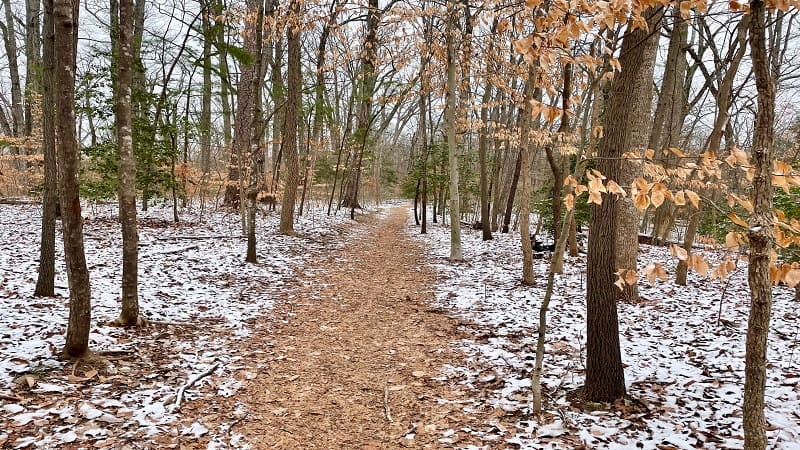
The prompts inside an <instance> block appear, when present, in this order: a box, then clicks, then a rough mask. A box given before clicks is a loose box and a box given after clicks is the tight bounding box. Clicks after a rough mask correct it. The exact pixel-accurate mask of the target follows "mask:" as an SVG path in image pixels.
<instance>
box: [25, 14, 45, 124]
mask: <svg viewBox="0 0 800 450" xmlns="http://www.w3.org/2000/svg"><path fill="white" fill-rule="evenodd" d="M40 13H41V0H26V1H25V22H26V27H25V28H26V31H25V59H26V62H25V68H26V69H25V135H26V136H31V135H32V134H33V131H34V129H35V128H37V125H38V124H36V123H35V121H36V120H37V119H38V118H37V117H35V116H34V113H33V108H32V107H33V104H34V103H37V102H41V99H39V98H38V97H39V95H40V94H41V93H42V56H41V48H42V36H41V31H40V28H41V27H40V19H39V15H40ZM38 120H41V119H38Z"/></svg>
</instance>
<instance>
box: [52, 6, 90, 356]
mask: <svg viewBox="0 0 800 450" xmlns="http://www.w3.org/2000/svg"><path fill="white" fill-rule="evenodd" d="M53 18H54V29H55V41H54V53H55V58H54V59H55V70H54V73H53V82H54V85H55V86H56V91H57V96H56V111H57V114H58V117H59V119H60V120H59V121H58V125H57V132H56V135H57V136H58V141H57V144H58V156H59V166H58V168H59V191H60V194H61V205H62V211H61V212H62V214H61V219H62V224H63V226H64V254H65V257H66V265H67V278H68V280H69V322H68V324H67V337H66V343H65V345H64V355H65V356H67V357H80V356H83V355H85V354H86V352H88V350H89V327H90V325H91V290H90V288H89V270H88V268H87V266H86V255H85V253H84V246H83V217H82V216H81V202H80V198H79V186H78V166H79V155H78V138H77V134H76V130H75V54H76V48H75V47H76V46H75V33H76V30H77V25H78V2H77V1H73V0H54V1H53Z"/></svg>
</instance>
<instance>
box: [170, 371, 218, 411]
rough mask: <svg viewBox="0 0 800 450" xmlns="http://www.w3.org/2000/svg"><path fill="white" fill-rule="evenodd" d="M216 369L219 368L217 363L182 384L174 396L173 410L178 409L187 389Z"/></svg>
mask: <svg viewBox="0 0 800 450" xmlns="http://www.w3.org/2000/svg"><path fill="white" fill-rule="evenodd" d="M218 368H219V363H215V364H214V365H213V366H211V367H210V368H209V369H208V370H206V371H205V372H202V373H199V374H197V375H195V376H193V377H191V378H189V379H188V380H187V381H186V384H184V385H183V386H181V388H180V389H178V393H177V395H176V396H175V409H180V407H181V403H182V402H183V394H184V392H186V389H189V388H190V387H192V386H194V384H195V383H197V382H198V381H200V380H201V379H203V378H205V377H207V376H209V375H211V374H212V373H214V371H215V370H217V369H218Z"/></svg>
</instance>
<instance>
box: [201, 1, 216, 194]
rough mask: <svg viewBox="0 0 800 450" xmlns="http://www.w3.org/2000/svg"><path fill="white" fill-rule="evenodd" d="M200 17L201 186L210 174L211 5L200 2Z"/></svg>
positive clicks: (212, 38) (212, 37) (206, 2)
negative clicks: (201, 35) (201, 70)
mask: <svg viewBox="0 0 800 450" xmlns="http://www.w3.org/2000/svg"><path fill="white" fill-rule="evenodd" d="M200 8H201V11H200V15H201V17H202V19H201V24H202V29H203V56H202V61H203V66H202V67H203V94H202V97H201V101H200V104H201V107H200V171H201V172H202V173H203V186H205V184H206V183H207V182H208V176H209V172H211V43H212V42H213V40H214V36H212V30H211V13H212V11H211V5H210V4H209V2H208V0H201V2H200Z"/></svg>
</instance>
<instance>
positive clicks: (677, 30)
mask: <svg viewBox="0 0 800 450" xmlns="http://www.w3.org/2000/svg"><path fill="white" fill-rule="evenodd" d="M673 11H674V12H675V14H674V16H675V23H674V24H673V27H672V32H671V33H670V41H669V48H668V50H667V61H666V65H665V67H664V81H663V82H662V85H661V86H662V87H661V95H660V96H659V99H658V105H657V107H656V112H655V114H654V117H653V128H652V131H651V133H650V139H649V141H648V145H647V147H648V148H651V149H655V150H656V154H657V155H659V156H658V160H660V161H661V163H662V165H663V166H664V167H665V168H667V169H668V170H669V169H674V168H675V167H676V165H677V163H678V162H677V160H676V158H677V156H676V155H674V154H671V153H667V154H664V152H669V149H670V148H672V147H678V146H680V142H679V141H680V134H681V130H682V128H683V122H684V120H685V118H686V113H688V110H687V109H686V88H685V86H684V82H685V80H686V72H687V70H688V63H687V62H686V49H687V45H688V44H687V39H688V32H689V31H688V28H689V24H688V21H686V20H684V19H682V18H681V16H680V14H679V13H678V11H677V10H676V8H673ZM674 216H675V203H674V202H664V203H662V204H661V205H660V206H659V207H658V208H656V209H655V212H654V214H653V239H654V242H656V243H661V244H663V243H665V242H666V241H667V239H668V238H669V235H670V232H671V231H672V228H673V225H674Z"/></svg>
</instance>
